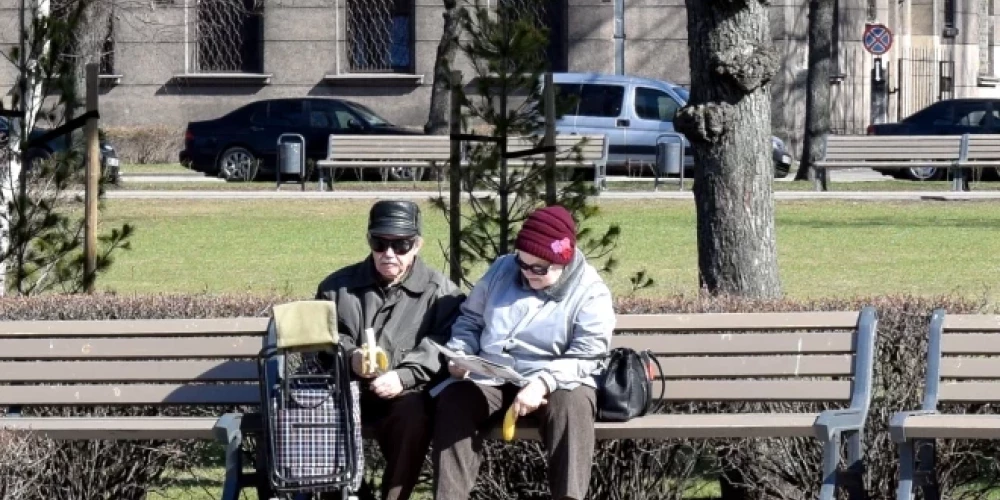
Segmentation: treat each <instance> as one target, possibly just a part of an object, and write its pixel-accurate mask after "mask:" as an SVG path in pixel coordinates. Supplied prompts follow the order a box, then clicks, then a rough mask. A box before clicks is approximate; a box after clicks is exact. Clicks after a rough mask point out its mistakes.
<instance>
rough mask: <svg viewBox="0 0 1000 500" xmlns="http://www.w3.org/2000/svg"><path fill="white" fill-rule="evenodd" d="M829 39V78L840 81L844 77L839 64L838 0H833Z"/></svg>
mask: <svg viewBox="0 0 1000 500" xmlns="http://www.w3.org/2000/svg"><path fill="white" fill-rule="evenodd" d="M831 32H832V39H831V40H830V80H831V81H832V82H840V81H841V80H843V79H844V71H843V69H842V68H841V66H840V52H841V49H842V47H841V37H840V0H833V28H832V29H831Z"/></svg>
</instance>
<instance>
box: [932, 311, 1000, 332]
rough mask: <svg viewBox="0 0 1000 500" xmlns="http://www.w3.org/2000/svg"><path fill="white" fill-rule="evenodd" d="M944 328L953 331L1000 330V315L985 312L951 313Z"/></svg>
mask: <svg viewBox="0 0 1000 500" xmlns="http://www.w3.org/2000/svg"><path fill="white" fill-rule="evenodd" d="M944 330H945V331H952V332H991V331H992V332H1000V316H992V315H985V314H954V315H952V314H949V315H947V316H945V317H944Z"/></svg>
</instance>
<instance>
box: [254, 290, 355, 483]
mask: <svg viewBox="0 0 1000 500" xmlns="http://www.w3.org/2000/svg"><path fill="white" fill-rule="evenodd" d="M336 324H337V323H336V312H335V309H334V305H333V303H332V302H327V301H299V302H292V303H289V304H283V305H280V306H275V307H274V316H273V318H272V320H271V324H270V326H269V329H268V336H267V339H266V340H265V345H264V348H263V349H262V350H261V352H260V356H259V359H258V361H259V373H260V379H261V383H260V387H261V399H262V401H261V411H262V415H263V422H264V437H265V443H263V444H264V445H265V446H266V449H267V453H266V456H267V468H268V477H269V480H270V484H271V488H272V489H273V490H274V492H275V493H276V494H278V495H281V496H283V497H285V498H303V494H309V493H321V492H339V493H340V496H341V498H344V499H346V498H349V497H351V495H352V493H353V492H355V491H357V490H358V488H359V486H360V484H361V479H362V476H363V471H364V455H363V454H362V448H361V446H362V441H361V414H360V407H359V392H360V391H359V388H358V383H357V382H352V381H351V375H350V363H349V361H348V359H347V355H346V352H345V351H344V348H343V347H342V346H341V345H340V344H339V343H338V337H337V332H336ZM323 498H330V497H327V496H324V497H323Z"/></svg>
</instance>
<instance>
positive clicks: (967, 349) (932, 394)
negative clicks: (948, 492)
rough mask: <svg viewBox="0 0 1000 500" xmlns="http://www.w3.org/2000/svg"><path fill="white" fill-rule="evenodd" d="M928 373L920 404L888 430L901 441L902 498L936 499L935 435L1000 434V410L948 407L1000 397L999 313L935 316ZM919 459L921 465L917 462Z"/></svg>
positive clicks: (937, 313) (899, 494) (971, 436)
mask: <svg viewBox="0 0 1000 500" xmlns="http://www.w3.org/2000/svg"><path fill="white" fill-rule="evenodd" d="M928 334H929V337H928V342H927V375H926V378H925V382H924V395H923V401H922V403H921V409H920V410H917V411H907V412H900V413H897V414H895V415H893V417H892V421H891V422H890V425H889V434H890V436H891V437H892V440H893V441H894V442H896V443H897V445H898V446H899V460H900V465H899V486H898V488H897V490H896V498H897V499H898V500H911V499H912V498H914V496H913V494H914V489H915V488H920V489H922V490H923V492H924V498H925V499H928V500H930V499H938V498H940V496H941V492H940V491H938V488H937V484H938V483H937V480H936V476H935V473H936V471H935V458H936V457H935V455H936V449H935V440H936V439H1000V416H998V415H979V414H975V415H971V414H961V413H957V412H954V413H951V414H948V413H945V412H944V410H945V407H947V406H948V405H960V404H968V403H975V404H996V403H1000V382H998V381H1000V359H998V356H1000V316H989V315H946V313H945V311H944V310H943V309H938V310H936V311H934V313H933V314H932V316H931V322H930V327H929V332H928ZM918 462H919V468H917V467H918Z"/></svg>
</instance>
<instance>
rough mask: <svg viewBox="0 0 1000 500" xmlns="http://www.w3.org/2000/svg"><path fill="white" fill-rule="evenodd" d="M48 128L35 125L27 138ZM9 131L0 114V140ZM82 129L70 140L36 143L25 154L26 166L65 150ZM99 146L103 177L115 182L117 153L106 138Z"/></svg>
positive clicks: (62, 137) (75, 132)
mask: <svg viewBox="0 0 1000 500" xmlns="http://www.w3.org/2000/svg"><path fill="white" fill-rule="evenodd" d="M49 130H50V129H47V128H44V127H35V128H33V129H32V130H31V133H30V134H29V135H28V139H29V140H31V139H38V138H40V137H42V136H43V135H45V134H47V133H48V132H49ZM9 133H10V122H9V121H8V120H7V118H5V117H2V116H0V142H6V141H7V137H8V134H9ZM81 133H82V131H81V130H79V129H78V130H77V131H74V132H73V133H72V135H71V140H70V141H67V137H66V136H65V135H63V136H59V137H56V138H54V139H49V141H48V142H45V143H43V144H37V145H35V146H34V147H32V148H31V149H29V150H28V152H27V154H26V155H25V159H26V161H27V168H28V169H31V166H32V164H34V162H35V161H38V160H46V159H48V158H50V157H51V156H52V155H53V154H55V153H61V152H63V151H65V150H66V148H67V146H70V145H71V144H69V143H71V141H72V137H74V136H75V137H76V140H79V139H80V135H79V134H81ZM99 147H100V150H101V172H102V173H103V175H104V176H105V178H106V179H107V180H108V181H110V182H113V183H115V184H117V183H118V181H119V180H120V179H121V172H120V170H119V164H118V153H117V152H116V151H115V148H114V147H113V146H112V145H111V143H109V142H107V141H106V140H103V139H102V140H100V142H99Z"/></svg>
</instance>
